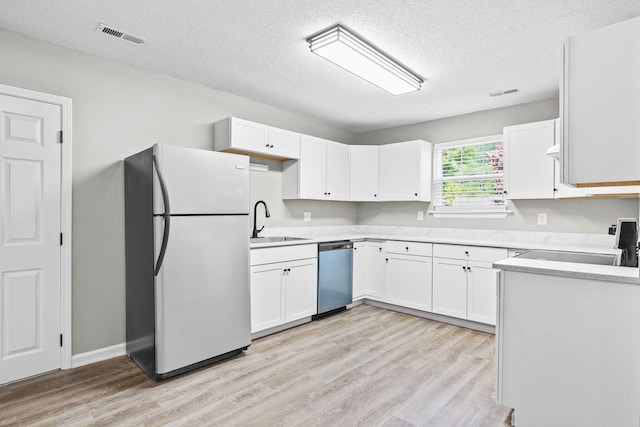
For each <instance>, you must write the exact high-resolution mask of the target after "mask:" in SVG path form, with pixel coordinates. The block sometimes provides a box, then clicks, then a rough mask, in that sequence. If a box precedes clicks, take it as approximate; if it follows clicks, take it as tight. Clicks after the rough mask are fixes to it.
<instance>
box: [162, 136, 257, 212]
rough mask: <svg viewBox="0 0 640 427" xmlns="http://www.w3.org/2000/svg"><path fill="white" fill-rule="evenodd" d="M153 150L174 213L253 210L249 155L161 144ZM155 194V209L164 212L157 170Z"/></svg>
mask: <svg viewBox="0 0 640 427" xmlns="http://www.w3.org/2000/svg"><path fill="white" fill-rule="evenodd" d="M153 152H154V156H156V159H157V166H158V168H157V169H159V170H160V174H161V175H162V177H163V180H164V183H165V185H166V189H167V193H168V196H169V200H170V206H171V214H172V215H176V214H178V215H183V214H212V213H215V214H226V213H249V157H248V156H242V155H239V154H230V153H219V152H217V151H207V150H197V149H193V148H184V147H175V146H171V145H159V144H157V145H155V146H154V147H153ZM154 168H155V167H154ZM154 195H155V197H154V207H153V213H154V214H161V213H164V212H165V207H164V200H163V197H162V191H161V188H160V185H159V180H158V176H157V174H156V175H155V176H154Z"/></svg>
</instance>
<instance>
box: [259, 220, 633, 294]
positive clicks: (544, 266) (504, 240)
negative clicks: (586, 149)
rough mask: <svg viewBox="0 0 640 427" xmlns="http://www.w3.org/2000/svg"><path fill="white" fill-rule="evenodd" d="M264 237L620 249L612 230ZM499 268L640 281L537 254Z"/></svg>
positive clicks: (274, 231) (328, 231) (366, 229)
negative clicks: (608, 231)
mask: <svg viewBox="0 0 640 427" xmlns="http://www.w3.org/2000/svg"><path fill="white" fill-rule="evenodd" d="M261 235H263V236H292V237H303V238H305V240H294V241H285V242H268V243H252V244H251V249H259V248H268V247H274V246H289V245H301V244H317V243H321V242H329V241H335V240H364V239H369V240H402V241H411V242H424V243H441V244H453V245H468V246H487V247H495V248H506V249H524V250H529V249H549V250H561V251H571V252H589V253H601V254H618V253H619V250H618V249H614V248H613V246H614V241H615V239H614V236H609V235H607V234H583V233H544V232H527V231H523V232H519V231H504V230H475V229H447V228H426V227H424V228H423V227H392V226H362V225H355V226H329V227H322V226H320V227H283V228H270V229H265V230H264V232H263V233H261ZM494 267H495V268H500V269H503V270H508V271H521V272H527V273H534V274H543V275H555V276H566V277H575V278H584V279H594V280H604V281H614V282H625V283H640V279H639V277H638V273H639V270H638V268H631V267H614V266H606V265H593V264H580V263H569V262H557V261H546V260H537V259H521V258H508V259H505V260H502V261H499V262H497V263H494Z"/></svg>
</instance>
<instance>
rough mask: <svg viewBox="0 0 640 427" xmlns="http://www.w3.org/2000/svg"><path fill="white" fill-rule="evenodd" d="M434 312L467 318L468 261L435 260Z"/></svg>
mask: <svg viewBox="0 0 640 427" xmlns="http://www.w3.org/2000/svg"><path fill="white" fill-rule="evenodd" d="M433 312H434V313H439V314H444V315H447V316H452V317H458V318H461V319H466V318H467V261H463V260H457V259H448V258H433Z"/></svg>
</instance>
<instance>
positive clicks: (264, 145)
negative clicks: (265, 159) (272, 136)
mask: <svg viewBox="0 0 640 427" xmlns="http://www.w3.org/2000/svg"><path fill="white" fill-rule="evenodd" d="M231 147H232V148H237V149H241V150H247V151H252V152H255V153H267V152H268V151H269V127H268V126H266V125H262V124H260V123H254V122H250V121H248V120H242V119H237V118H235V117H232V118H231Z"/></svg>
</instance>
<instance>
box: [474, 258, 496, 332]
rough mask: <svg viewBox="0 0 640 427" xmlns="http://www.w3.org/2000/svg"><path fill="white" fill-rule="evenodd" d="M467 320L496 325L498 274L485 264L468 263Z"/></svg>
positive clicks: (489, 265) (488, 264)
mask: <svg viewBox="0 0 640 427" xmlns="http://www.w3.org/2000/svg"><path fill="white" fill-rule="evenodd" d="M467 271H468V274H469V282H468V296H467V298H468V301H469V307H468V315H467V318H468V319H469V320H474V321H476V322H482V323H487V324H489V325H495V324H496V285H497V280H498V272H499V270H496V269H494V268H491V264H490V263H487V262H474V261H469V264H468V269H467Z"/></svg>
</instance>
